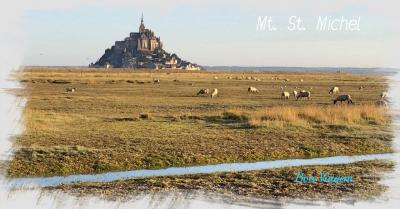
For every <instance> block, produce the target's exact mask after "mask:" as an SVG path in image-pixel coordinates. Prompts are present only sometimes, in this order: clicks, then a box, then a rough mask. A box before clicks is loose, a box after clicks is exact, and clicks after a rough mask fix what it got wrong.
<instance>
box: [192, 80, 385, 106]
mask: <svg viewBox="0 0 400 209" xmlns="http://www.w3.org/2000/svg"><path fill="white" fill-rule="evenodd" d="M227 78H228V79H233V78H232V77H227ZM214 79H215V80H217V79H218V77H214ZM246 80H256V81H259V80H260V79H258V78H253V77H246ZM284 81H285V82H287V81H289V79H284ZM300 82H303V79H300ZM364 88H365V86H364V85H361V86H360V87H359V88H358V89H359V90H360V91H362V90H364ZM283 89H284V88H283V87H281V90H282V92H281V99H289V98H290V93H289V92H287V91H283ZM296 89H298V88H297V87H296ZM311 89H312V88H311ZM311 89H310V90H309V91H306V90H300V91H299V92H298V91H296V90H294V91H293V92H292V94H293V97H294V99H295V100H299V99H303V98H304V99H307V100H310V98H311ZM247 91H248V92H249V93H259V90H258V89H257V88H256V87H254V86H250V87H249V88H248V89H247ZM328 93H329V94H330V95H335V94H338V93H339V87H337V86H333V87H331V88H330V90H329V92H328ZM209 94H210V90H209V89H207V88H206V89H200V91H199V92H198V93H197V96H207V95H209ZM217 95H218V89H214V90H213V92H212V93H211V98H213V97H215V96H217ZM387 97H388V93H387V92H382V93H381V94H380V96H379V99H378V100H377V101H376V105H378V106H385V107H387V106H388V102H387ZM337 102H340V103H343V102H347V104H354V102H353V99H352V97H351V95H350V94H342V95H338V96H337V97H336V98H335V99H334V100H333V104H336V103H337Z"/></svg>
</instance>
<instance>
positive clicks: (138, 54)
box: [90, 15, 201, 70]
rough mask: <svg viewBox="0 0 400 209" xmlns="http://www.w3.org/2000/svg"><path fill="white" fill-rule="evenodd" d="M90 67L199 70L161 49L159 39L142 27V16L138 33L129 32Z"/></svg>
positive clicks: (195, 66)
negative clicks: (127, 35)
mask: <svg viewBox="0 0 400 209" xmlns="http://www.w3.org/2000/svg"><path fill="white" fill-rule="evenodd" d="M90 67H105V68H147V69H183V70H200V69H201V67H200V66H199V65H197V64H193V63H191V62H188V61H185V60H182V59H181V58H179V57H178V55H176V54H174V53H172V54H170V53H168V52H166V51H165V50H164V49H163V44H162V42H161V39H160V37H157V36H155V35H154V32H153V31H152V30H150V29H147V28H146V27H145V26H144V22H143V15H142V18H141V23H140V26H139V32H137V33H135V32H131V33H130V34H129V37H126V38H125V39H124V40H123V41H116V42H115V44H114V46H112V47H111V48H108V49H106V50H105V52H104V54H103V56H101V57H100V59H99V60H98V61H97V62H95V63H94V64H93V63H91V64H90Z"/></svg>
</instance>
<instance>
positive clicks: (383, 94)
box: [380, 91, 388, 100]
mask: <svg viewBox="0 0 400 209" xmlns="http://www.w3.org/2000/svg"><path fill="white" fill-rule="evenodd" d="M380 96H381V100H383V99H386V98H387V97H388V93H387V92H386V91H384V92H382V93H381V95H380Z"/></svg>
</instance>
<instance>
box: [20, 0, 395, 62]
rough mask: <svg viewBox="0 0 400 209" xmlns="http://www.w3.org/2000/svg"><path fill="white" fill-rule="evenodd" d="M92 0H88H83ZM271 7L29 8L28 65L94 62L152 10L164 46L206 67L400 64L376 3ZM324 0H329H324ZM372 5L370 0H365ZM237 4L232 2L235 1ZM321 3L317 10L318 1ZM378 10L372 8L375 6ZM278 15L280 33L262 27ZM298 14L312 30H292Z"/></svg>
mask: <svg viewBox="0 0 400 209" xmlns="http://www.w3.org/2000/svg"><path fill="white" fill-rule="evenodd" d="M83 2H85V1H83ZM302 2H304V4H305V5H307V3H309V4H310V6H309V7H307V6H305V5H303V4H298V3H296V4H292V5H291V4H287V5H286V6H285V5H281V4H271V3H265V2H262V3H260V1H255V0H250V1H221V2H218V3H213V2H211V1H205V2H204V3H198V2H197V3H192V2H189V3H187V2H185V3H183V1H177V0H176V1H171V4H168V3H166V2H163V3H159V4H157V3H154V2H153V3H149V4H143V3H127V2H126V1H123V2H122V3H119V2H118V1H115V3H107V1H106V3H99V4H95V3H93V1H87V2H85V3H76V4H74V5H73V6H65V7H50V8H40V7H39V8H34V9H29V10H27V11H26V12H25V13H24V14H23V16H22V21H21V25H22V27H23V29H24V34H25V36H24V37H25V47H26V49H25V54H24V57H23V60H22V63H23V64H24V65H87V64H89V63H90V62H94V61H96V60H97V59H98V58H99V57H100V56H101V55H102V53H103V52H104V50H105V49H106V48H108V47H111V46H112V45H113V44H114V41H116V40H123V39H124V38H125V37H126V36H128V34H129V32H132V31H133V32H136V31H137V30H138V26H139V23H140V15H141V13H142V12H143V13H144V21H145V25H146V27H147V28H150V29H152V30H153V31H155V33H156V35H157V36H160V37H161V40H162V42H163V43H164V48H165V49H166V50H167V51H169V52H175V53H177V54H178V55H179V56H181V57H182V58H184V59H187V60H189V61H193V62H196V63H198V64H200V65H241V66H354V67H375V66H376V67H384V66H398V65H397V64H398V63H396V62H393V59H392V58H391V57H392V56H393V55H392V52H391V48H390V47H391V46H393V42H396V43H397V42H398V40H397V39H396V38H395V34H396V33H393V31H398V28H396V27H398V26H397V25H395V21H394V20H393V17H392V16H388V15H387V14H385V10H384V9H383V11H382V10H375V8H374V7H375V6H374V5H373V4H369V3H362V2H355V3H348V4H347V3H342V4H337V5H336V4H332V5H328V4H327V3H326V4H317V3H315V1H302ZM320 2H324V1H320ZM365 2H367V1H365ZM228 3H230V4H228ZM312 4H313V5H314V6H313V7H311V5H312ZM371 8H372V9H371ZM265 15H268V16H272V18H273V19H274V24H275V25H276V26H277V27H278V28H279V30H278V31H277V32H268V31H264V32H259V31H256V24H257V18H258V16H265ZM291 15H296V16H301V17H302V19H303V20H304V22H305V26H306V27H307V31H305V32H288V31H287V30H286V27H287V25H288V24H287V20H288V18H289V17H290V16H291ZM319 15H322V16H325V15H331V16H335V17H341V16H345V17H348V18H352V17H358V16H361V25H360V28H361V31H360V32H318V31H315V29H314V28H315V24H316V21H317V19H318V16H319Z"/></svg>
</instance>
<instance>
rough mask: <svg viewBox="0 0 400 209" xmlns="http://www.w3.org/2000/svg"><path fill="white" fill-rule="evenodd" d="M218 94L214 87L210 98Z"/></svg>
mask: <svg viewBox="0 0 400 209" xmlns="http://www.w3.org/2000/svg"><path fill="white" fill-rule="evenodd" d="M217 95H218V89H214V91H213V92H212V93H211V98H214V97H216V96H217Z"/></svg>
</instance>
